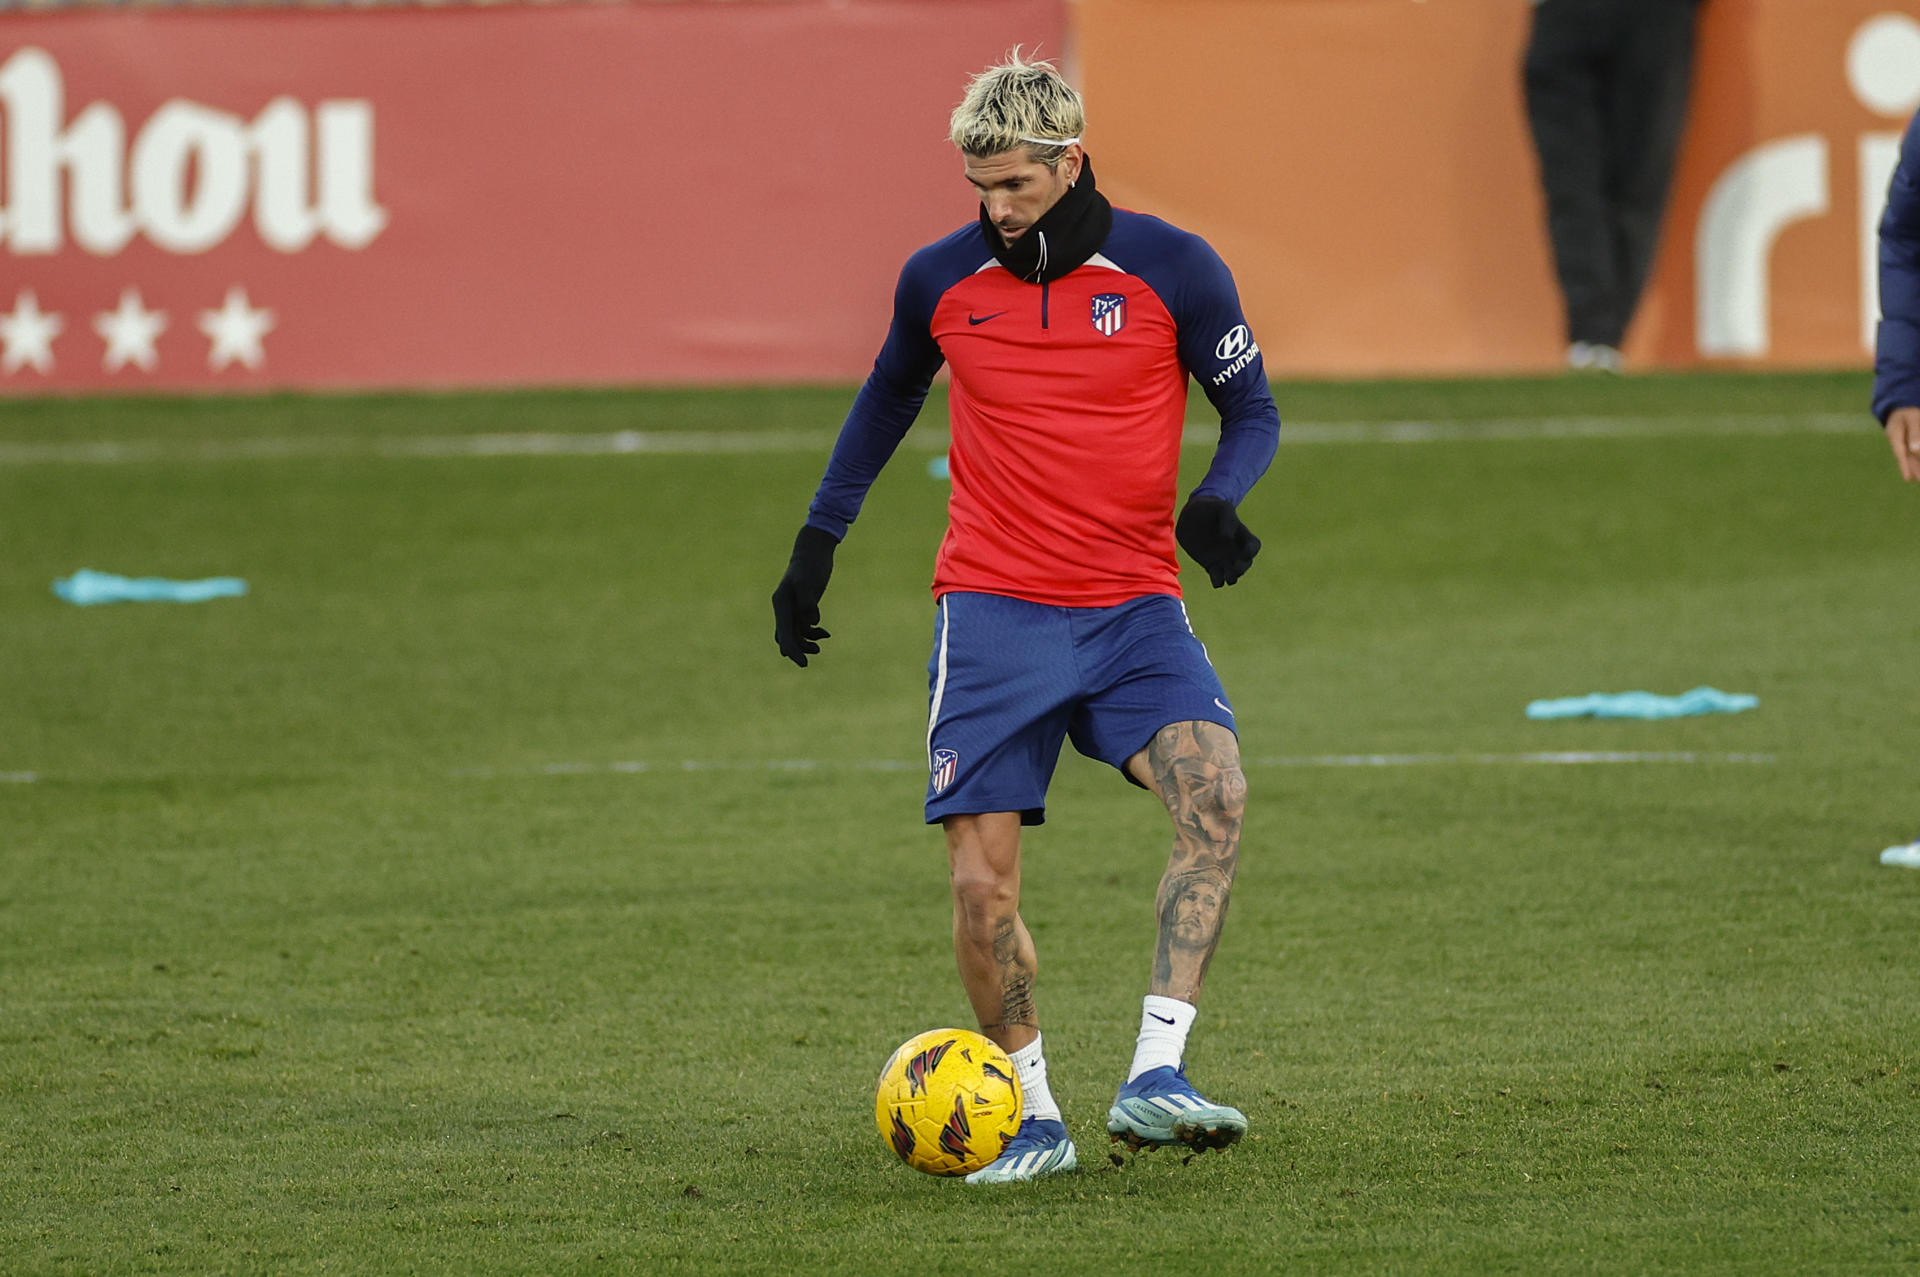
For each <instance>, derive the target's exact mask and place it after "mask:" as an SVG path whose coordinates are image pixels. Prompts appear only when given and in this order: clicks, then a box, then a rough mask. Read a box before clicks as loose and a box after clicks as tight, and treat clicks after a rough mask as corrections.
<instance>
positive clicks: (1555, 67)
mask: <svg viewBox="0 0 1920 1277" xmlns="http://www.w3.org/2000/svg"><path fill="white" fill-rule="evenodd" d="M1697 7H1698V3H1697V0H1534V11H1533V28H1532V33H1531V35H1530V37H1529V39H1528V41H1527V52H1526V61H1525V75H1524V80H1525V85H1526V96H1527V122H1528V125H1529V126H1530V127H1531V129H1532V131H1533V143H1534V149H1535V151H1536V152H1537V153H1538V155H1539V157H1540V181H1541V185H1542V187H1543V188H1544V190H1545V192H1546V197H1547V234H1548V236H1549V238H1550V239H1551V240H1552V242H1553V260H1554V269H1555V272H1556V274H1557V275H1558V277H1559V282H1560V294H1561V298H1562V300H1563V302H1564V304H1565V308H1566V323H1567V342H1568V346H1567V365H1568V366H1569V367H1571V368H1577V369H1596V370H1599V371H1604V372H1618V371H1619V370H1620V343H1621V339H1622V338H1623V337H1624V336H1625V335H1626V331H1627V323H1628V321H1629V320H1631V319H1632V318H1633V311H1634V307H1635V306H1636V305H1638V303H1639V300H1640V289H1641V286H1642V285H1643V284H1644V283H1645V282H1646V278H1647V270H1648V267H1649V266H1651V265H1652V262H1653V252H1654V247H1655V244H1656V243H1657V241H1658V238H1659V233H1660V219H1661V215H1662V213H1663V212H1664V210H1665V208H1666V202H1667V187H1668V184H1669V180H1670V179H1671V177H1672V175H1673V162H1674V154H1675V152H1676V151H1677V150H1678V149H1679V143H1680V132H1681V128H1682V126H1683V124H1684V122H1685V119H1686V110H1687V91H1688V87H1689V85H1690V83H1691V80H1692V70H1693V27H1694V16H1695V10H1696V9H1697Z"/></svg>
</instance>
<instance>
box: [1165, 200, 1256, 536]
mask: <svg viewBox="0 0 1920 1277" xmlns="http://www.w3.org/2000/svg"><path fill="white" fill-rule="evenodd" d="M1184 256H1185V258H1186V260H1185V261H1184V262H1183V263H1182V265H1183V269H1182V270H1181V271H1180V274H1179V282H1178V283H1177V284H1176V285H1175V286H1174V289H1173V292H1174V306H1173V312H1174V315H1173V318H1174V322H1175V324H1177V325H1178V326H1179V330H1180V362H1181V363H1183V364H1185V365H1186V366H1187V371H1188V372H1190V373H1192V374H1193V376H1194V378H1195V380H1197V381H1198V382H1199V383H1200V388H1201V389H1202V390H1203V391H1205V392H1206V396H1207V399H1208V401H1209V402H1210V403H1212V404H1213V406H1214V409H1215V410H1216V411H1218V412H1219V414H1220V445H1219V447H1218V448H1217V449H1215V451H1214V454H1213V463H1212V464H1211V465H1210V466H1208V467H1207V474H1206V477H1205V478H1204V479H1202V480H1201V481H1200V485H1199V486H1198V487H1197V488H1195V489H1194V490H1193V495H1194V496H1209V497H1223V498H1225V499H1226V500H1227V501H1229V502H1231V503H1232V504H1234V505H1239V504H1240V502H1241V501H1242V500H1244V499H1245V498H1246V495H1247V493H1248V492H1250V491H1252V489H1253V485H1254V484H1255V483H1256V482H1258V481H1259V479H1260V476H1261V475H1263V474H1265V473H1266V472H1267V467H1268V466H1269V465H1270V464H1272V462H1273V454H1274V450H1275V448H1276V447H1277V446H1278V445H1279V442H1280V410H1279V409H1278V408H1276V407H1274V403H1273V392H1272V391H1271V390H1270V389H1269V388H1268V386H1267V370H1266V366H1265V363H1264V361H1263V360H1262V358H1261V355H1260V346H1259V343H1257V342H1255V341H1254V339H1253V332H1252V330H1251V329H1249V328H1248V327H1247V317H1246V315H1245V314H1244V313H1242V311H1241V309H1240V292H1239V290H1238V289H1237V288H1235V287H1234V283H1233V273H1232V272H1231V271H1229V270H1228V269H1227V264H1226V263H1225V262H1223V261H1221V260H1220V255H1219V254H1218V253H1216V252H1214V251H1213V249H1212V247H1211V246H1209V245H1208V244H1207V243H1206V241H1204V240H1202V239H1200V238H1199V237H1197V236H1188V237H1187V247H1186V251H1185V253H1184Z"/></svg>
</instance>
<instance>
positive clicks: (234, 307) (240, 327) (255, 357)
mask: <svg viewBox="0 0 1920 1277" xmlns="http://www.w3.org/2000/svg"><path fill="white" fill-rule="evenodd" d="M273 327H274V319H273V312H272V311H270V310H255V309H254V308H253V306H252V305H251V304H249V303H248V301H247V290H246V289H245V288H242V287H241V286H240V285H238V284H235V285H234V286H233V287H232V288H229V289H228V290H227V298H226V301H224V302H223V303H221V306H220V309H219V310H203V311H201V312H200V331H201V332H203V333H205V334H206V335H207V336H208V338H209V339H211V341H212V342H213V345H212V347H211V348H210V349H208V351H207V367H209V368H211V369H213V370H214V371H215V372H219V371H220V370H221V369H222V368H225V367H227V366H228V365H229V364H231V363H233V362H234V361H236V360H238V361H239V362H240V363H241V364H244V365H245V366H246V367H248V368H258V367H259V366H260V365H261V364H263V363H265V362H266V358H267V354H266V351H265V350H263V349H262V348H261V345H260V339H261V338H262V337H265V336H266V335H267V334H268V333H270V332H272V331H273Z"/></svg>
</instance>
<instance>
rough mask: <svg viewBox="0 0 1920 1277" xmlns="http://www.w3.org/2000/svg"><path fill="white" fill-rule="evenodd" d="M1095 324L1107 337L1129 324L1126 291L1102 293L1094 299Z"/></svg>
mask: <svg viewBox="0 0 1920 1277" xmlns="http://www.w3.org/2000/svg"><path fill="white" fill-rule="evenodd" d="M1093 326H1094V327H1095V328H1098V329H1099V330H1100V332H1101V333H1102V334H1103V335H1104V336H1107V337H1111V336H1113V335H1114V334H1115V333H1117V332H1119V331H1120V330H1121V329H1122V328H1125V327H1126V326H1127V297H1126V294H1125V293H1100V294H1099V295H1097V296H1096V297H1094V299H1093Z"/></svg>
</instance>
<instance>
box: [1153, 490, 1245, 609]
mask: <svg viewBox="0 0 1920 1277" xmlns="http://www.w3.org/2000/svg"><path fill="white" fill-rule="evenodd" d="M1173 535H1174V537H1175V538H1176V539H1178V540H1179V542H1180V548H1181V549H1183V550H1185V551H1186V552H1187V553H1188V554H1189V555H1191V556H1192V557H1193V561H1194V562H1195V563H1198V564H1199V565H1200V566H1201V567H1203V568H1205V569H1206V570H1207V579H1208V580H1210V581H1212V582H1213V588H1214V589H1216V590H1217V589H1219V588H1220V587H1221V586H1223V585H1232V584H1233V583H1234V582H1235V581H1238V580H1239V579H1240V578H1241V577H1243V576H1245V575H1246V574H1247V569H1248V568H1250V567H1252V566H1253V556H1254V555H1256V554H1258V553H1260V538H1259V537H1257V536H1255V535H1253V530H1252V529H1250V528H1249V527H1247V525H1246V524H1244V523H1242V522H1240V516H1239V514H1237V513H1236V512H1235V511H1234V508H1233V503H1232V502H1230V501H1228V500H1227V499H1226V498H1225V497H1189V498H1188V499H1187V505H1186V508H1185V509H1184V510H1182V511H1180V518H1179V520H1178V521H1177V522H1175V523H1174V525H1173Z"/></svg>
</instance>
